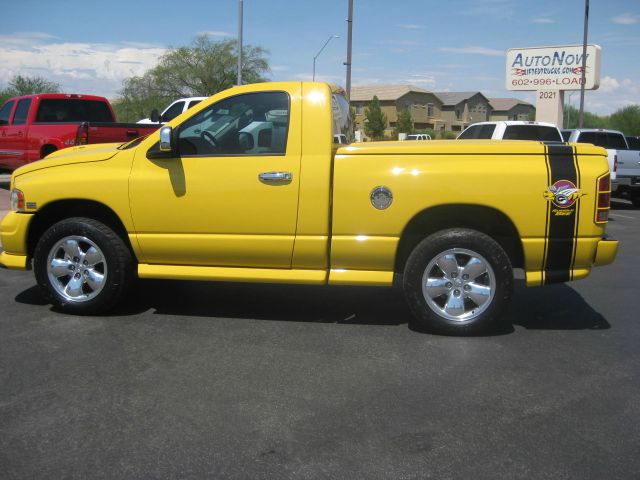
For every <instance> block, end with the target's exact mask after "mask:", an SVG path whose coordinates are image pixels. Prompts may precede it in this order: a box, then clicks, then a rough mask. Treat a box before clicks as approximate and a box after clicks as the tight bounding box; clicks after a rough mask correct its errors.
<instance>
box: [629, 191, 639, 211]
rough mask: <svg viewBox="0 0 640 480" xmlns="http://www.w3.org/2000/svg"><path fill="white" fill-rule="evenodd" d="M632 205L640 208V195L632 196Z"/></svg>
mask: <svg viewBox="0 0 640 480" xmlns="http://www.w3.org/2000/svg"><path fill="white" fill-rule="evenodd" d="M631 203H632V204H633V206H634V207H636V208H640V194H635V195H632V196H631Z"/></svg>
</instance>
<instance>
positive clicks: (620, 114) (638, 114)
mask: <svg viewBox="0 0 640 480" xmlns="http://www.w3.org/2000/svg"><path fill="white" fill-rule="evenodd" d="M609 124H610V125H611V128H613V129H615V130H620V131H621V132H624V134H625V135H634V136H635V135H640V105H629V106H627V107H624V108H621V109H620V110H617V111H616V112H614V113H613V114H611V116H610V117H609Z"/></svg>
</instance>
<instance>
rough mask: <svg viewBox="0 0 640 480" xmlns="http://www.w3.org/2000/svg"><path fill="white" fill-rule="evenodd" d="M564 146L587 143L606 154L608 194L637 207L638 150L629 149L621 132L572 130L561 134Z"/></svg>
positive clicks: (639, 188)
mask: <svg viewBox="0 0 640 480" xmlns="http://www.w3.org/2000/svg"><path fill="white" fill-rule="evenodd" d="M562 137H563V139H564V140H565V141H566V142H577V143H590V144H592V145H597V146H598V147H603V148H605V149H606V150H607V156H608V159H609V169H610V170H611V181H612V186H611V190H612V192H615V193H616V195H618V196H627V197H629V198H630V200H631V201H632V202H633V204H634V205H635V206H640V163H639V162H640V150H638V149H637V150H632V149H630V148H629V144H628V143H627V139H626V138H625V136H624V134H623V133H622V132H619V131H617V130H605V129H603V128H582V129H579V128H574V129H569V130H563V131H562Z"/></svg>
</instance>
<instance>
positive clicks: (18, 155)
mask: <svg viewBox="0 0 640 480" xmlns="http://www.w3.org/2000/svg"><path fill="white" fill-rule="evenodd" d="M0 155H10V156H12V157H21V156H23V155H24V152H14V151H11V150H0Z"/></svg>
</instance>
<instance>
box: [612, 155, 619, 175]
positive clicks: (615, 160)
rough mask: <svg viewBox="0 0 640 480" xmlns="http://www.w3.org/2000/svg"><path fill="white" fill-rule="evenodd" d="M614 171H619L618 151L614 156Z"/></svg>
mask: <svg viewBox="0 0 640 480" xmlns="http://www.w3.org/2000/svg"><path fill="white" fill-rule="evenodd" d="M613 171H614V172H617V171H618V154H617V153H616V154H615V155H614V156H613Z"/></svg>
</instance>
